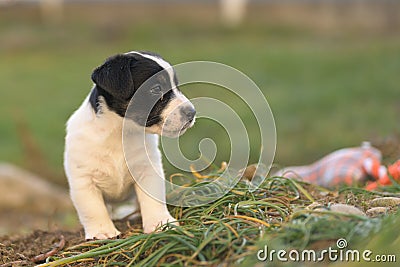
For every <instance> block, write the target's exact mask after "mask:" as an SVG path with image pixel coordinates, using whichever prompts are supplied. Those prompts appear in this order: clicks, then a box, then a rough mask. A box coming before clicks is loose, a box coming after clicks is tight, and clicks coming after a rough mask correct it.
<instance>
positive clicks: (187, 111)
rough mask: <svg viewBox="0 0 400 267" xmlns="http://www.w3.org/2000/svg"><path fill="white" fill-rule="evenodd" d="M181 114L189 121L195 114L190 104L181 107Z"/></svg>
mask: <svg viewBox="0 0 400 267" xmlns="http://www.w3.org/2000/svg"><path fill="white" fill-rule="evenodd" d="M181 114H182V115H183V116H185V117H186V118H187V119H188V120H189V121H191V120H193V119H194V116H195V115H196V110H195V109H194V108H193V107H192V106H186V107H182V108H181Z"/></svg>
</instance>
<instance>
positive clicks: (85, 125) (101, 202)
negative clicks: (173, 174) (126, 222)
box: [64, 52, 196, 239]
mask: <svg viewBox="0 0 400 267" xmlns="http://www.w3.org/2000/svg"><path fill="white" fill-rule="evenodd" d="M151 77H153V78H152V82H151V83H150V84H148V85H147V86H146V88H144V91H143V92H142V93H141V95H140V96H139V99H136V103H138V104H136V105H137V106H135V103H133V104H132V105H133V106H132V109H133V112H131V113H132V114H133V115H132V116H129V117H127V115H126V114H127V113H126V111H127V108H128V104H129V103H130V101H131V99H132V97H133V96H134V95H135V93H136V92H137V91H138V89H139V87H141V85H142V84H144V83H145V82H146V81H147V80H148V79H149V78H151ZM92 80H93V82H94V87H93V88H92V90H91V92H90V94H89V95H88V96H87V97H86V99H85V100H84V102H83V103H82V105H81V106H80V107H79V108H78V110H76V111H75V113H74V114H73V115H72V116H71V117H70V118H69V120H68V122H67V135H66V139H65V153H64V167H65V172H66V175H67V177H68V182H69V186H70V194H71V198H72V201H73V203H74V206H75V208H76V210H77V212H78V215H79V219H80V221H81V223H82V224H83V226H84V230H85V237H86V239H106V238H112V237H115V236H117V235H119V234H120V232H119V231H118V230H117V229H116V228H115V226H114V224H113V222H112V221H111V218H110V215H109V212H108V210H107V207H106V204H105V201H106V202H107V201H109V200H111V201H120V200H124V199H126V198H127V197H129V196H131V194H132V192H134V193H136V198H137V201H138V202H139V206H140V210H141V216H142V221H143V230H144V232H145V233H149V232H152V231H154V230H155V229H156V228H157V227H158V226H159V225H161V224H165V223H167V222H174V221H175V219H174V218H173V217H172V216H171V215H170V213H169V212H168V210H167V207H166V204H165V195H163V194H165V193H164V192H165V185H164V183H162V182H161V183H160V180H159V175H160V174H161V175H162V176H163V169H162V163H161V153H160V151H159V148H158V139H159V137H158V135H166V136H170V137H176V136H179V135H180V134H182V133H183V132H184V131H185V130H186V129H187V128H189V127H191V126H192V125H193V123H194V117H195V113H196V112H195V109H194V107H193V105H192V104H191V103H190V101H189V100H188V99H187V98H186V97H185V96H184V95H183V94H182V93H181V91H179V89H178V87H177V78H176V74H175V72H174V70H173V68H172V67H171V65H170V64H169V63H168V62H166V61H165V60H163V59H162V58H161V57H160V56H159V55H156V54H153V53H149V52H129V53H125V54H118V55H115V56H112V57H110V58H108V59H107V60H106V61H105V62H104V64H103V65H101V66H99V67H98V68H96V69H95V70H94V71H93V74H92ZM141 90H142V89H141ZM154 99H156V101H155V102H154V103H155V104H154V106H153V105H152V108H151V110H147V111H146V108H145V107H143V105H142V104H143V103H145V102H146V101H154ZM140 103H142V104H140ZM144 106H146V105H144ZM130 108H131V107H130ZM124 118H125V119H129V120H130V121H132V124H134V125H135V126H134V127H133V128H132V127H131V129H130V131H132V129H134V130H133V133H132V134H135V131H137V133H138V134H139V133H140V132H141V133H143V132H144V133H145V134H144V136H145V139H146V150H147V151H135V146H136V145H135V141H133V142H131V143H130V146H131V147H130V148H131V149H132V151H134V152H133V155H134V160H133V162H134V164H133V168H138V169H140V171H141V172H140V173H141V176H142V177H140V179H142V180H143V181H144V184H148V185H150V186H151V187H154V188H155V189H156V191H158V192H161V193H160V194H159V195H160V196H161V198H164V199H162V201H160V199H154V198H153V197H152V196H150V195H148V194H147V192H145V191H144V190H143V188H142V187H140V186H138V185H137V183H135V180H134V179H133V177H132V175H131V174H130V172H129V170H128V167H127V163H126V160H125V157H124V149H123V144H122V128H123V120H124ZM135 127H136V128H135ZM144 130H145V131H144ZM133 140H135V139H133ZM138 142H142V140H139V141H138ZM142 149H143V146H142V144H139V143H138V144H137V147H136V150H142ZM144 157H149V158H150V160H151V164H148V161H147V160H144ZM135 164H136V165H135ZM149 165H152V166H149ZM130 167H132V166H131V165H130ZM135 178H136V177H135ZM162 178H164V177H162ZM132 205H134V203H132ZM175 223H176V222H175Z"/></svg>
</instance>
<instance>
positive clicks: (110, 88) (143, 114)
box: [90, 52, 196, 137]
mask: <svg viewBox="0 0 400 267" xmlns="http://www.w3.org/2000/svg"><path fill="white" fill-rule="evenodd" d="M92 80H93V82H94V83H95V85H96V86H95V88H94V89H93V91H92V95H91V97H90V102H91V104H92V106H93V108H95V110H96V112H101V105H102V103H101V101H100V100H99V99H100V97H102V98H103V99H104V104H105V105H107V108H108V109H109V110H111V111H113V112H115V113H117V114H118V115H119V116H121V117H125V118H127V119H131V120H133V121H134V122H136V123H137V124H139V125H140V126H143V127H145V129H146V132H149V133H156V134H160V135H165V136H169V137H176V136H179V135H180V134H183V133H184V132H185V131H186V129H187V128H189V127H191V126H193V123H194V117H195V114H196V111H195V109H194V107H193V105H192V103H190V101H189V100H188V99H187V98H186V97H185V96H184V95H183V94H182V92H181V91H180V90H179V88H178V81H177V77H176V74H175V72H174V70H173V68H172V67H171V65H170V64H169V63H168V62H166V61H165V60H163V59H162V58H161V57H160V56H159V55H156V54H153V53H148V52H129V53H126V54H119V55H115V56H112V57H110V58H108V59H107V60H106V61H105V63H104V64H103V65H101V66H99V67H98V68H96V69H95V70H94V71H93V74H92ZM99 105H100V107H99ZM128 106H129V108H128Z"/></svg>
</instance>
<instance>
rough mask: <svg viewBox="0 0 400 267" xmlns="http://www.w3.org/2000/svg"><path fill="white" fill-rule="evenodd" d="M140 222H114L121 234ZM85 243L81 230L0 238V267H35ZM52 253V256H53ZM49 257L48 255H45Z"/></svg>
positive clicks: (44, 232)
mask: <svg viewBox="0 0 400 267" xmlns="http://www.w3.org/2000/svg"><path fill="white" fill-rule="evenodd" d="M140 223H141V222H140V221H116V222H115V224H116V226H117V228H118V229H120V230H121V231H122V232H125V231H127V230H128V229H129V228H131V227H132V226H135V227H136V226H138V227H140V226H139V225H140ZM82 242H85V236H84V233H83V229H82V228H79V229H76V230H69V231H68V230H54V231H43V230H35V231H33V233H30V234H26V235H13V236H2V237H0V267H14V266H35V265H36V264H40V263H43V262H44V260H41V259H40V258H44V259H45V258H46V256H45V254H46V253H47V254H48V253H49V252H50V251H52V250H53V249H54V250H53V251H54V252H55V253H57V252H59V251H62V250H63V249H64V248H67V247H71V246H74V245H77V244H80V243H82ZM55 253H54V254H55ZM47 256H50V255H47Z"/></svg>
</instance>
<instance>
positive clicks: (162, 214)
mask: <svg viewBox="0 0 400 267" xmlns="http://www.w3.org/2000/svg"><path fill="white" fill-rule="evenodd" d="M135 190H136V195H137V198H138V201H139V205H140V211H141V214H142V221H143V231H144V232H145V233H151V232H153V231H154V230H155V229H156V228H157V227H158V226H160V225H164V224H166V223H167V222H170V223H171V222H172V223H173V224H175V225H178V222H176V219H175V218H173V217H172V216H171V214H170V213H169V211H168V209H167V205H166V203H165V184H164V179H162V181H160V177H158V176H157V174H153V175H151V176H146V177H144V178H143V179H141V180H140V181H138V182H137V183H136V184H135ZM160 200H161V201H160Z"/></svg>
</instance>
